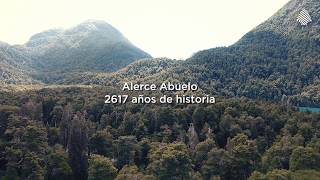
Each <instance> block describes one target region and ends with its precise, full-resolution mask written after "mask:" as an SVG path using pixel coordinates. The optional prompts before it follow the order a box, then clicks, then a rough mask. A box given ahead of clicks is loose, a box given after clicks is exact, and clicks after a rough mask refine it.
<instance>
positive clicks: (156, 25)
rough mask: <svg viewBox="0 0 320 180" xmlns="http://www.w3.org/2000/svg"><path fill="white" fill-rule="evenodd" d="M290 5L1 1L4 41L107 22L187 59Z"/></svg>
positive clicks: (260, 0)
mask: <svg viewBox="0 0 320 180" xmlns="http://www.w3.org/2000/svg"><path fill="white" fill-rule="evenodd" d="M288 1H289V0H1V1H0V22H1V28H0V41H3V42H7V43H9V44H11V45H13V44H23V43H25V42H27V41H28V39H29V38H30V37H31V36H32V35H33V34H35V33H38V32H41V31H44V30H47V29H52V28H70V27H72V26H75V25H77V24H79V23H81V22H84V21H86V20H88V19H97V20H104V21H106V22H108V23H110V24H111V25H112V26H114V27H115V28H117V29H118V30H119V31H121V32H122V34H123V35H124V36H126V37H127V38H128V39H129V40H130V41H131V42H132V43H133V44H135V45H136V46H138V47H139V48H141V49H143V50H144V51H146V52H148V53H149V54H151V55H152V56H153V57H169V58H175V59H184V58H187V57H189V56H191V55H192V54H193V53H195V52H197V51H199V50H203V49H208V48H213V47H219V46H228V45H231V44H233V43H235V42H236V41H237V40H239V39H240V38H241V37H242V36H243V35H244V34H245V33H246V32H248V31H250V30H251V29H253V28H254V27H255V26H257V25H259V24H260V23H262V22H263V21H265V20H267V19H268V18H269V17H270V16H272V15H273V14H274V13H275V12H276V11H277V10H279V9H280V8H281V7H282V6H283V5H285V4H286V3H287V2H288Z"/></svg>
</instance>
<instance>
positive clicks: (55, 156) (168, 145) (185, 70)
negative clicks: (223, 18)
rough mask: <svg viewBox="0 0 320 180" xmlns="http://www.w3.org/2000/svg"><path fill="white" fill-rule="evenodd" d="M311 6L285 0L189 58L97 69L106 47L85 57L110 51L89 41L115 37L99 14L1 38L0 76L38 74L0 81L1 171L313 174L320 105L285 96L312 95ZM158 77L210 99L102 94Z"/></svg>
mask: <svg viewBox="0 0 320 180" xmlns="http://www.w3.org/2000/svg"><path fill="white" fill-rule="evenodd" d="M302 9H306V10H307V11H308V12H309V13H310V15H311V17H312V20H313V21H312V22H311V23H309V24H308V25H307V26H301V25H300V24H299V22H297V21H296V18H297V15H298V14H299V12H300V11H301V10H302ZM319 12H320V1H319V0H292V1H290V2H289V3H288V4H287V5H286V6H285V7H284V8H282V9H281V10H280V11H279V12H278V13H276V14H275V15H274V16H273V17H271V18H270V19H269V20H267V21H266V22H264V23H262V24H261V25H259V26H257V27H256V28H255V29H253V30H252V31H251V32H249V33H247V34H246V35H245V36H244V37H243V38H241V39H240V40H239V41H238V42H237V43H235V44H234V45H232V46H230V47H220V48H214V49H208V50H204V51H200V52H198V53H196V54H194V56H192V57H191V58H189V59H187V60H186V61H176V60H170V59H166V58H156V59H151V58H146V59H142V60H139V61H135V62H133V63H131V64H129V65H128V66H126V67H124V68H122V69H120V70H118V71H115V72H112V73H106V72H104V71H107V69H108V68H109V67H113V65H112V66H111V65H110V66H109V64H107V58H106V61H103V62H106V64H103V63H102V65H101V66H97V67H96V66H94V65H93V64H91V63H97V64H100V61H99V60H100V59H99V58H96V57H98V56H96V55H97V54H99V53H102V52H106V53H109V51H104V50H103V49H104V48H102V47H95V48H97V50H99V51H97V52H96V51H95V49H94V47H91V46H90V47H88V46H86V45H87V44H91V45H92V46H95V45H96V46H103V47H105V48H106V45H105V42H104V41H103V42H102V41H101V42H100V41H99V39H100V38H107V39H108V38H109V39H108V42H113V39H114V38H115V37H119V32H118V31H115V30H114V29H113V28H111V26H110V25H108V24H105V23H102V22H92V21H89V22H85V23H83V24H81V25H79V26H77V27H75V28H72V29H70V30H50V31H47V32H43V33H40V34H37V35H35V36H34V37H32V38H31V40H30V41H29V42H28V43H27V44H25V45H22V46H10V45H8V44H5V43H2V44H0V58H1V59H0V60H1V64H0V65H1V66H0V70H1V72H2V74H4V75H5V76H2V79H1V81H2V82H5V83H7V84H20V85H21V84H23V83H25V84H32V83H36V84H41V83H43V86H45V88H37V89H36V88H30V89H29V90H24V91H2V88H0V97H1V98H0V179H1V180H11V179H14V180H16V179H17V180H18V179H30V180H31V179H32V180H33V179H35V180H43V179H46V180H70V179H72V180H86V179H90V180H100V179H108V180H113V179H116V180H136V179H139V180H140V179H141V180H275V179H281V180H318V179H319V177H320V164H319V162H320V114H319V113H309V112H308V113H303V112H299V111H298V109H297V107H295V106H294V105H297V106H298V105H305V106H315V107H316V106H320V77H319V76H320V52H319V51H320V36H319V35H318V34H319V32H320V29H319V27H320V26H319V25H320V22H319V14H318V13H319ZM92 24H93V25H92ZM100 25H101V26H102V27H100ZM97 29H98V30H97ZM102 29H103V30H102ZM101 31H106V32H108V33H103V32H101ZM87 32H90V33H89V34H87ZM100 33H101V34H102V35H101V34H100ZM97 34H98V35H97ZM107 34H108V37H105V35H107ZM79 37H85V38H84V39H81V41H78V40H79ZM89 37H90V38H89ZM91 37H93V39H91ZM96 38H98V39H96ZM116 39H117V38H116ZM91 40H92V41H97V42H96V43H93V44H92V41H91ZM119 41H120V42H124V43H125V44H126V43H128V42H127V40H126V39H124V38H120V40H119ZM116 44H117V43H116ZM65 48H66V49H68V51H67V50H66V49H65ZM111 49H112V48H111ZM115 49H117V48H115ZM129 49H130V48H129ZM100 50H101V51H100ZM82 51H83V52H86V53H83V52H82ZM122 51H123V50H121V51H120V52H122ZM112 52H113V51H112ZM116 52H118V51H116ZM128 52H131V51H130V50H129V51H128ZM56 53H57V54H60V55H61V56H60V58H62V59H61V60H60V59H56V58H58V56H57V54H56ZM69 53H71V54H69ZM77 53H79V54H78V55H79V56H81V57H78V55H77ZM112 54H113V53H110V55H111V56H110V57H113V56H112ZM129 54H131V53H129ZM133 54H135V53H133ZM138 54H139V53H138ZM142 54H144V53H142ZM126 55H128V54H126ZM126 55H124V56H125V57H127V56H126ZM82 56H83V59H81V58H82ZM119 56H120V55H119ZM119 56H116V57H119ZM143 56H145V57H148V55H146V54H145V55H143ZM67 57H69V58H67ZM106 57H109V56H107V55H106ZM121 57H123V56H122V55H121ZM86 58H92V59H93V60H92V62H91V61H90V62H88V61H86V60H87V59H86ZM120 59H121V58H120ZM81 60H83V61H81ZM133 60H134V59H132V61H133ZM119 62H121V60H120V61H119ZM130 62H131V61H130ZM69 63H70V64H69ZM128 63H129V61H128ZM71 64H73V65H71ZM111 64H112V63H111ZM123 66H125V65H123ZM55 67H59V68H60V69H58V68H57V69H55ZM119 67H120V66H119ZM110 70H115V69H113V68H111V69H110ZM3 72H4V73H3ZM68 72H70V73H68ZM40 77H41V78H40ZM35 79H38V80H41V81H36V80H35ZM163 81H171V82H173V83H175V82H192V83H197V84H199V86H200V88H201V89H200V90H199V91H197V92H195V93H199V94H204V93H206V94H213V95H215V96H216V99H217V102H216V103H215V104H210V105H208V104H201V105H200V104H133V103H126V104H106V103H105V102H104V97H105V95H106V94H109V95H111V94H122V93H123V91H121V90H120V88H119V86H121V85H122V84H123V82H137V83H139V82H140V83H156V84H158V83H162V82H163ZM44 83H46V84H44ZM57 84H58V85H57ZM80 84H82V86H80ZM46 85H50V86H46ZM67 85H68V86H67ZM31 87H33V86H31ZM130 93H131V92H130ZM132 93H133V94H134V93H140V94H148V95H150V94H151V93H152V95H154V96H160V95H162V92H158V91H155V92H140V91H139V92H132ZM176 93H185V92H176ZM187 93H188V92H187ZM131 95H132V94H131Z"/></svg>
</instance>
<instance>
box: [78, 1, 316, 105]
mask: <svg viewBox="0 0 320 180" xmlns="http://www.w3.org/2000/svg"><path fill="white" fill-rule="evenodd" d="M303 9H306V10H307V11H308V12H309V14H310V16H311V17H312V20H313V21H312V22H311V23H309V24H308V25H307V26H302V25H301V24H300V23H299V22H297V17H298V15H299V13H300V12H301V11H302V10H303ZM319 12H320V3H319V1H317V0H308V1H303V0H293V1H290V2H289V3H288V4H287V5H286V6H285V7H283V8H282V9H281V10H280V11H279V12H277V13H276V14H275V15H274V16H272V17H271V18H270V19H268V20H267V21H266V22H264V23H262V24H261V25H259V26H257V27H256V28H254V29H253V30H252V31H250V32H248V33H247V34H246V35H244V36H243V37H242V38H241V39H240V40H239V41H238V42H237V43H235V44H234V45H232V46H230V47H219V48H213V49H208V50H204V51H200V52H198V53H196V54H195V55H193V56H192V57H191V58H189V59H187V60H186V61H185V62H179V65H177V66H173V67H170V68H167V70H166V71H165V72H160V73H154V74H152V75H151V76H149V77H146V78H144V81H147V82H162V81H163V80H168V81H182V82H197V83H198V84H199V85H200V87H201V88H202V89H203V90H205V91H206V92H207V93H211V94H216V95H222V96H226V97H242V96H245V97H249V98H253V99H262V100H271V101H275V102H280V101H282V102H283V103H285V104H293V105H301V106H320V99H319V94H320V71H319V69H320V35H319V32H320V21H319V18H320V14H319ZM136 68H139V67H138V66H137V67H136ZM142 69H144V67H143V68H142ZM119 73H121V71H120V72H119ZM123 76H126V74H125V73H124V74H123ZM119 77H121V76H119V74H117V75H116V76H114V78H116V79H119ZM133 77H134V76H127V77H126V78H124V79H125V80H127V78H129V79H131V80H132V81H134V79H135V78H133ZM87 79H88V78H87ZM120 80H121V79H120ZM140 80H141V79H140ZM78 82H80V81H78ZM112 82H113V81H110V75H109V74H99V75H98V76H97V77H96V78H95V77H94V76H91V78H90V82H89V83H93V84H94V83H98V84H106V85H108V84H110V83H112ZM84 83H86V84H87V83H88V81H87V80H84Z"/></svg>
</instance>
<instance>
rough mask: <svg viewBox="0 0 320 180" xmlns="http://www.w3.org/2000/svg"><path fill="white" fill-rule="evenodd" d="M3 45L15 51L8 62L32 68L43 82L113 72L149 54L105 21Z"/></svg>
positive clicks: (27, 69)
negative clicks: (72, 76) (22, 42)
mask: <svg viewBox="0 0 320 180" xmlns="http://www.w3.org/2000/svg"><path fill="white" fill-rule="evenodd" d="M3 46H4V45H3ZM6 48H9V49H11V50H12V49H14V50H15V51H16V52H11V54H12V56H14V57H13V58H9V59H8V60H10V64H17V65H21V64H24V66H21V67H20V71H23V70H26V71H30V69H33V70H32V72H30V74H31V75H32V77H33V78H35V79H38V80H41V81H43V82H45V83H51V82H53V81H57V80H59V79H61V78H64V76H67V75H68V74H71V73H78V72H113V71H116V70H118V69H120V68H123V67H125V66H127V65H128V64H130V63H132V62H134V61H136V60H139V59H142V58H150V57H151V56H150V55H149V54H147V53H145V52H144V51H142V50H140V49H139V48H137V47H136V46H134V45H133V44H132V43H130V42H129V40H128V39H126V38H125V37H124V36H123V35H122V34H121V33H120V32H119V31H118V30H117V29H115V28H114V27H112V26H111V25H109V24H108V23H106V22H104V21H95V20H89V21H86V22H84V23H82V24H80V25H77V26H75V27H73V28H70V29H67V30H62V29H52V30H48V31H44V32H41V33H38V34H35V35H34V36H32V37H31V38H30V40H29V41H28V42H27V43H26V44H24V45H19V46H10V47H9V46H8V47H6ZM0 51H1V50H0ZM2 52H4V50H3V51H2ZM25 57H28V61H26V60H25ZM26 67H28V68H26Z"/></svg>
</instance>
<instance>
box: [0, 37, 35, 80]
mask: <svg viewBox="0 0 320 180" xmlns="http://www.w3.org/2000/svg"><path fill="white" fill-rule="evenodd" d="M30 61H31V58H30V57H29V56H28V55H26V54H24V53H23V52H21V51H19V50H18V49H16V48H15V47H12V46H10V45H9V44H6V43H2V42H0V84H3V83H6V84H31V83H35V81H34V80H33V79H32V78H31V76H30V75H31V73H32V72H33V70H32V69H31V68H29V67H28V64H29V63H30Z"/></svg>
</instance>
